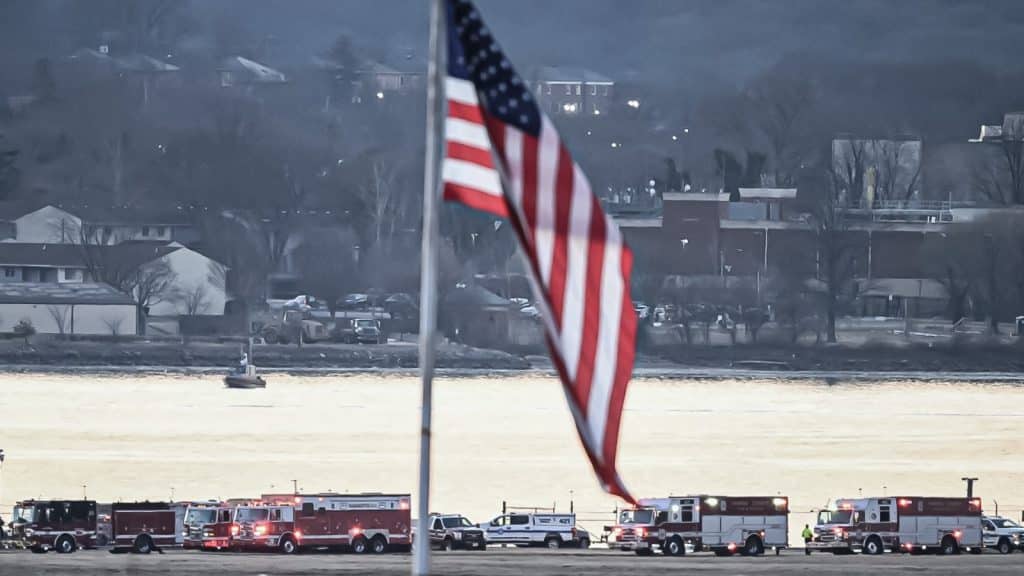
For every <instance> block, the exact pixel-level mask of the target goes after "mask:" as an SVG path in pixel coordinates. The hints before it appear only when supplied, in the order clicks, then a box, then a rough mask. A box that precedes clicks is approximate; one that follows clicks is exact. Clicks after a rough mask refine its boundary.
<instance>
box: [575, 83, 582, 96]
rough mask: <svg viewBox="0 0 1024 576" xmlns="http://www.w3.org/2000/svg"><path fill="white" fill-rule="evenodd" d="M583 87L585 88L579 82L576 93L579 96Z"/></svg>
mask: <svg viewBox="0 0 1024 576" xmlns="http://www.w3.org/2000/svg"><path fill="white" fill-rule="evenodd" d="M582 89H583V87H582V86H580V85H579V84H577V85H576V95H577V96H579V95H580V91H581V90H582Z"/></svg>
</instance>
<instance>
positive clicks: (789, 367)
mask: <svg viewBox="0 0 1024 576" xmlns="http://www.w3.org/2000/svg"><path fill="white" fill-rule="evenodd" d="M240 347H241V344H240V343H239V342H215V341H192V342H189V343H185V344H183V343H181V342H180V341H175V340H144V339H131V340H127V339H120V340H61V339H58V338H42V337H37V338H35V339H33V340H32V342H31V343H30V344H29V345H26V344H25V343H24V342H23V341H21V340H13V339H9V340H0V370H6V371H16V372H51V371H82V372H191V373H205V372H222V371H224V370H226V369H228V368H229V367H233V366H235V365H237V362H238V357H239V351H240ZM254 355H255V358H254V361H255V363H256V365H257V366H259V368H260V370H261V371H263V372H285V373H295V374H332V373H345V372H366V371H391V372H400V373H413V372H415V371H416V369H417V366H418V351H417V347H416V345H415V343H413V342H391V343H388V344H373V345H355V344H311V345H305V346H303V347H302V348H298V347H296V346H294V345H291V346H285V345H260V346H257V347H256V348H255V353H254ZM437 367H438V369H439V370H441V371H443V372H450V373H466V374H479V373H501V372H508V373H522V372H530V371H533V372H538V373H549V372H553V367H552V365H551V362H550V360H549V359H548V358H547V357H546V356H544V355H526V354H514V353H509V352H503V351H499V350H487V349H482V348H473V347H470V346H464V345H460V344H451V343H447V342H446V343H442V344H440V345H439V346H438V354H437ZM636 374H637V375H638V376H646V377H690V378H759V377H785V378H794V379H804V378H836V377H837V378H848V379H864V378H872V379H888V380H892V379H909V380H931V379H936V378H945V379H962V380H976V381H1007V380H1011V381H1012V380H1017V379H1019V378H1024V348H1021V347H1020V346H1018V345H1013V344H999V343H987V344H981V343H976V344H969V345H959V346H952V345H948V344H934V345H925V344H910V345H905V346H891V345H888V344H886V345H879V344H869V345H861V346H851V345H827V346H826V345H822V346H815V345H777V344H764V345H762V344H758V345H753V344H737V345H735V346H701V345H694V346H682V345H674V346H660V347H653V348H647V349H646V350H645V351H644V352H642V353H640V354H638V356H637V361H636Z"/></svg>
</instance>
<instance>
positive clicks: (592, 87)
mask: <svg viewBox="0 0 1024 576" xmlns="http://www.w3.org/2000/svg"><path fill="white" fill-rule="evenodd" d="M590 95H591V96H597V84H591V85H590Z"/></svg>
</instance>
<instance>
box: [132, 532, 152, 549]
mask: <svg viewBox="0 0 1024 576" xmlns="http://www.w3.org/2000/svg"><path fill="white" fill-rule="evenodd" d="M132 551H133V552H135V553H136V554H149V553H150V552H152V551H153V539H152V538H150V537H149V536H146V535H145V534H142V535H140V536H136V537H135V542H132Z"/></svg>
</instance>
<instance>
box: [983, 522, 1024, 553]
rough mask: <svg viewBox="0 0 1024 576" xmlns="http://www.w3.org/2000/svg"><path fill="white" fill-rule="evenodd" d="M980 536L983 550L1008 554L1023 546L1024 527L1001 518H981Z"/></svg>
mask: <svg viewBox="0 0 1024 576" xmlns="http://www.w3.org/2000/svg"><path fill="white" fill-rule="evenodd" d="M981 535H982V538H983V539H984V542H985V548H994V549H995V550H998V551H999V553H1000V554H1009V553H1011V552H1013V551H1014V550H1017V549H1019V548H1021V547H1022V546H1024V526H1021V525H1020V524H1017V523H1016V522H1014V521H1013V520H1010V519H1009V518H1003V517H1001V516H982V517H981Z"/></svg>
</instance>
